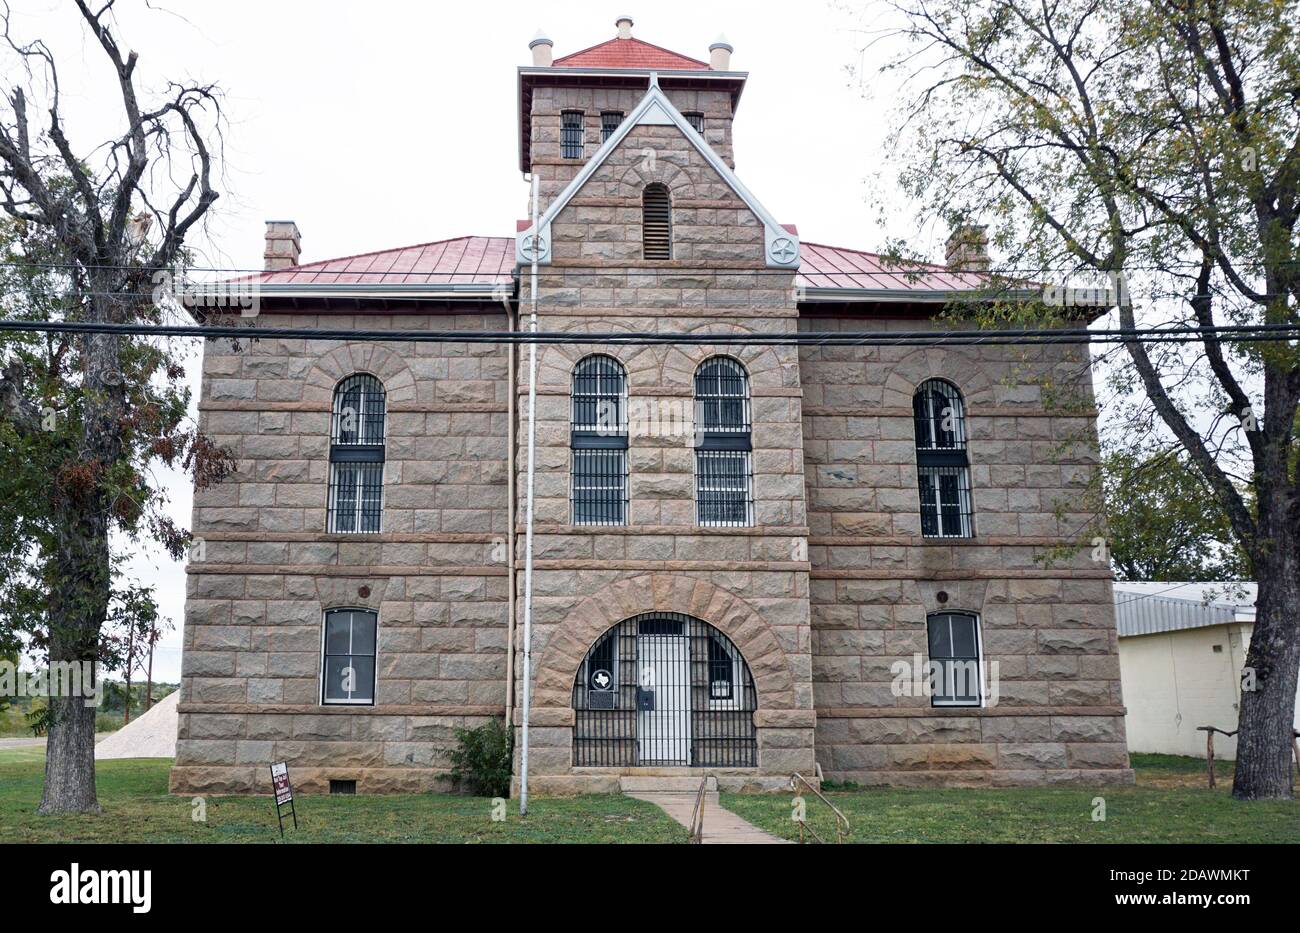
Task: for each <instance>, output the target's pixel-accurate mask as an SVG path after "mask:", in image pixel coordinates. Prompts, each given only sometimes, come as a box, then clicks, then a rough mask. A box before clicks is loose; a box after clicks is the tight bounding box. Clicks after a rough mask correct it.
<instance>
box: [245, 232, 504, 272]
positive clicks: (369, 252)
mask: <svg viewBox="0 0 1300 933" xmlns="http://www.w3.org/2000/svg"><path fill="white" fill-rule="evenodd" d="M514 239H515V238H514V237H512V236H479V235H478V234H473V233H467V234H464V235H462V236H453V237H447V238H446V239H445V240H429V241H428V242H426V243H410V244H408V245H406V246H390V247H388V248H387V249H371V250H366V251H365V252H364V253H352V254H350V255H348V256H331V257H330V258H329V259H313V260H312V261H311V262H306V263H302V264H301V265H297V266H289V267H288V268H285V269H264V270H263V272H264V273H265V272H302V271H303V270H305V269H308V268H310V267H311V266H319V265H322V264H324V263H330V262H343V261H345V260H348V259H361V258H362V257H364V256H378V255H380V254H381V253H396V252H399V251H401V250H408V249H423V248H425V247H426V246H437V245H438V244H439V243H455V242H456V241H457V240H508V241H510V242H511V243H513V242H514ZM326 271H328V270H326ZM334 271H336V272H337V271H339V270H334Z"/></svg>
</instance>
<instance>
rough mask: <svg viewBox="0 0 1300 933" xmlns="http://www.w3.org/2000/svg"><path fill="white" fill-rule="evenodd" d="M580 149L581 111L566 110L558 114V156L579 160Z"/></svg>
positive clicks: (580, 155)
mask: <svg viewBox="0 0 1300 933" xmlns="http://www.w3.org/2000/svg"><path fill="white" fill-rule="evenodd" d="M582 149H583V145H582V111H581V110H566V111H564V112H563V113H562V114H560V155H561V156H562V157H564V158H566V159H581V158H582Z"/></svg>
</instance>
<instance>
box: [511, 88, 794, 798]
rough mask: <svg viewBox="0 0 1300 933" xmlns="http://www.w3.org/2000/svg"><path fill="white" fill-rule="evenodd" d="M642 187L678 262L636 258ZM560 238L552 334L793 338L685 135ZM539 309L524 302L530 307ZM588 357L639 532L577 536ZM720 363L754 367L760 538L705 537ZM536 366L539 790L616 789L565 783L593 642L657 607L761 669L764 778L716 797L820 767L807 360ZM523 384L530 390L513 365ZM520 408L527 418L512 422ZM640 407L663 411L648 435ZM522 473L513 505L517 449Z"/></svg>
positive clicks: (786, 276) (534, 769) (567, 215)
mask: <svg viewBox="0 0 1300 933" xmlns="http://www.w3.org/2000/svg"><path fill="white" fill-rule="evenodd" d="M629 109H630V108H629ZM647 151H649V152H651V153H653V158H651V157H649V156H647ZM651 182H661V183H663V184H665V185H667V186H668V188H669V190H670V192H671V194H672V203H673V233H674V236H673V250H674V252H673V259H672V260H665V261H650V262H647V261H645V260H642V259H641V226H640V220H641V192H642V190H643V189H644V187H645V185H647V184H649V183H651ZM551 232H552V254H553V256H554V262H553V263H552V264H551V265H550V266H546V267H543V268H542V270H541V277H540V280H539V290H538V299H539V320H540V324H539V326H540V328H541V329H542V330H548V331H553V330H561V331H570V332H573V333H575V334H583V333H598V332H601V331H611V330H631V331H643V332H661V333H690V332H692V331H697V330H705V331H711V332H715V333H716V332H719V331H722V332H728V333H740V334H744V333H774V332H775V333H783V332H790V331H792V330H793V329H794V328H795V327H796V322H797V311H796V309H795V306H794V293H793V282H792V276H791V275H790V273H788V272H773V271H772V270H768V269H766V268H765V267H764V259H763V243H762V227H761V225H760V224H759V222H758V220H757V218H756V217H755V216H754V215H753V213H752V212H751V211H750V210H749V209H748V207H746V206H745V204H744V203H743V202H742V201H740V200H739V199H738V198H737V197H736V196H735V194H734V193H733V192H732V191H731V190H730V188H729V187H728V186H726V184H725V183H724V182H723V180H722V179H721V178H720V177H719V176H718V175H717V173H716V172H714V170H713V169H712V168H711V167H709V165H708V163H707V162H706V161H705V160H704V158H703V157H702V156H701V155H700V154H699V153H698V152H697V151H696V150H695V149H694V148H692V147H691V145H690V144H689V143H688V142H687V140H686V139H685V137H684V136H683V135H682V134H681V132H680V131H679V130H678V129H677V128H676V127H667V126H641V127H636V128H635V129H633V130H632V131H631V132H630V133H629V134H628V137H627V138H626V139H625V140H624V141H623V143H622V144H621V145H620V146H619V148H618V149H617V150H616V151H615V152H614V153H613V154H612V155H611V156H610V158H609V159H608V161H606V162H605V163H604V164H602V165H601V166H600V167H599V168H598V169H597V170H596V172H595V173H594V174H593V176H592V177H591V179H590V180H589V181H588V182H587V184H586V185H585V186H584V187H583V189H582V190H581V191H580V192H578V194H577V196H576V197H575V198H574V199H573V200H572V201H571V202H570V203H569V204H568V205H567V206H566V207H565V208H564V210H562V211H561V212H560V214H559V215H558V216H557V217H556V219H555V221H554V222H553V223H552V227H551ZM526 284H527V283H526V282H525V286H526ZM528 299H529V295H528V291H527V288H526V287H525V289H524V295H523V308H524V310H525V312H526V311H527V307H528ZM590 353H605V354H609V355H611V356H614V357H616V358H617V359H619V360H620V361H621V362H622V364H623V365H624V367H625V369H626V370H627V374H628V387H629V397H630V404H631V412H632V419H633V423H632V424H631V425H630V430H629V449H628V474H629V477H628V484H629V496H630V500H631V505H630V515H629V519H630V524H629V526H628V527H621V528H605V527H590V526H586V527H573V526H572V525H570V516H569V459H570V452H569V415H570V412H569V394H570V385H571V378H572V371H573V366H574V364H575V363H576V362H577V361H578V360H579V359H581V358H582V357H583V356H586V355H587V354H590ZM719 353H721V354H726V355H731V356H734V357H735V358H736V359H738V360H740V361H741V362H742V363H743V364H744V365H745V366H746V368H747V369H748V371H749V378H750V387H751V395H752V397H753V402H752V411H753V425H754V427H753V446H754V453H753V463H754V482H753V491H754V500H755V525H754V526H753V527H750V528H701V527H698V526H697V525H696V524H695V502H694V447H693V431H692V429H691V424H690V423H691V422H692V421H693V418H694V406H693V397H694V374H695V370H696V368H697V367H698V366H699V364H700V363H701V362H703V361H704V360H705V359H707V358H709V357H710V356H713V355H716V354H719ZM538 360H539V364H538V426H537V463H538V476H537V486H536V490H537V491H536V496H537V498H536V503H535V508H536V522H537V525H536V544H535V555H536V578H535V582H534V611H533V626H534V628H533V639H534V657H535V659H538V662H537V664H536V667H535V669H536V671H537V673H536V679H535V685H536V687H537V704H536V706H535V708H534V711H533V718H532V720H531V721H532V724H533V728H532V730H531V750H530V774H531V780H532V782H533V784H532V786H533V787H534V788H537V789H539V790H543V791H545V790H573V789H581V788H589V789H597V788H605V789H608V788H611V787H616V786H617V780H618V778H617V774H609V773H604V774H602V773H598V772H594V771H586V769H584V773H572V770H573V769H572V760H573V759H572V748H571V745H572V724H573V711H572V708H571V691H572V688H573V678H574V676H575V674H576V672H577V667H578V664H579V663H581V660H582V657H583V656H584V655H585V653H586V651H587V650H588V649H589V648H590V647H591V645H592V643H593V642H594V641H595V640H596V638H597V637H598V636H599V635H600V634H601V633H602V632H604V631H605V630H607V629H608V628H610V627H611V626H613V625H614V624H616V623H617V622H619V621H620V620H622V619H626V618H630V617H632V616H634V615H637V614H638V613H640V612H646V611H652V610H657V611H670V612H682V613H685V614H687V615H692V616H695V617H696V618H699V619H701V620H702V621H704V622H707V623H709V624H711V625H714V626H715V627H717V628H719V629H721V630H722V631H723V632H724V633H726V634H728V635H730V636H731V637H732V638H733V640H735V641H736V643H737V645H738V647H740V649H741V652H742V654H744V655H745V659H746V661H747V662H748V663H749V665H750V667H751V670H752V671H753V672H754V675H755V678H756V681H757V685H758V693H759V697H758V705H759V712H758V714H757V716H756V723H757V724H758V743H759V756H758V769H757V773H754V772H745V773H741V772H736V773H732V774H730V775H727V774H724V775H723V781H724V783H730V784H731V785H732V786H775V785H776V784H778V783H779V782H780V781H781V780H784V779H787V778H788V777H789V774H790V772H791V771H794V770H801V771H807V770H809V769H810V768H811V766H812V763H813V762H812V737H813V732H812V729H813V725H814V714H813V711H812V691H811V680H810V674H811V656H810V653H809V650H810V641H809V628H808V576H807V569H808V563H807V553H806V547H807V544H806V533H807V527H806V517H805V511H804V495H803V492H804V490H803V452H802V447H801V443H800V433H801V426H800V417H801V415H800V410H799V404H800V395H801V389H800V383H799V365H798V356H797V353H796V351H795V350H794V349H793V348H788V347H787V348H776V347H756V346H751V345H744V346H713V347H708V346H706V347H695V346H682V347H665V346H645V347H624V346H609V345H605V344H602V343H600V342H598V341H592V342H591V343H583V344H578V345H575V346H545V347H541V348H539V350H538ZM518 389H519V391H520V392H521V395H522V393H525V392H526V390H527V382H526V372H524V371H523V370H522V368H521V373H520V380H519V384H518ZM639 405H640V406H642V407H639ZM526 408H527V406H526V404H521V406H520V416H521V418H524V417H526ZM638 411H641V412H645V411H651V412H656V413H657V412H667V413H668V414H667V415H666V416H664V417H658V416H654V417H652V419H651V420H650V422H649V423H648V424H645V425H642V426H640V427H638V425H637V424H636V418H637V414H638ZM683 418H684V422H685V423H683ZM523 436H524V434H523V431H521V432H520V437H521V440H522V438H523ZM519 468H520V478H521V484H520V490H521V494H522V488H523V485H522V479H523V470H524V468H525V463H524V458H523V453H522V451H521V454H520V458H519ZM520 514H521V515H522V504H521V508H520ZM558 646H562V647H558ZM516 669H517V670H520V671H521V670H522V665H517V668H516ZM775 683H780V684H781V686H780V687H779V688H777V687H774V686H773V684H775Z"/></svg>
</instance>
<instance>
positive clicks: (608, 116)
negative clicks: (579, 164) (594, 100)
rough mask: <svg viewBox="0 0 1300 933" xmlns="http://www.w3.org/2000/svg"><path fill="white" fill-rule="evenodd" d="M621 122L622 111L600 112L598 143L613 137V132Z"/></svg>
mask: <svg viewBox="0 0 1300 933" xmlns="http://www.w3.org/2000/svg"><path fill="white" fill-rule="evenodd" d="M622 122H623V111H621V110H602V111H601V112H600V141H601V142H602V143H603V142H604V141H605V140H607V139H609V138H610V137H611V136H613V135H614V131H615V130H616V129H618V128H619V126H620V125H621V124H622Z"/></svg>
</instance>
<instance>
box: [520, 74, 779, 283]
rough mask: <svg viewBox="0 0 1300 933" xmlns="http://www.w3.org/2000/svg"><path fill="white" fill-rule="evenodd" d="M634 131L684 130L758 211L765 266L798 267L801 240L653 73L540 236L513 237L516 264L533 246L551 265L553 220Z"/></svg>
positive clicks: (528, 258)
mask: <svg viewBox="0 0 1300 933" xmlns="http://www.w3.org/2000/svg"><path fill="white" fill-rule="evenodd" d="M636 126H676V127H677V128H678V129H680V130H681V131H682V135H684V136H685V137H686V138H687V139H688V140H690V143H691V145H692V146H694V147H695V148H696V150H697V151H698V152H699V153H700V155H702V156H703V157H704V160H705V161H706V162H708V163H709V167H710V168H712V169H713V170H714V171H715V172H717V173H718V175H719V176H720V177H721V178H722V180H723V181H725V182H726V183H727V185H728V186H729V187H730V188H731V190H732V191H734V192H735V193H736V195H737V197H739V198H740V199H741V200H742V201H744V202H745V205H746V206H747V207H748V208H749V209H750V210H751V211H753V212H754V216H756V217H757V218H758V219H759V220H760V221H762V223H763V242H764V255H765V256H766V259H767V265H768V266H769V267H771V268H774V269H790V270H791V271H793V270H795V269H798V268H799V237H798V236H797V235H795V234H793V233H791V232H790V231H789V230H786V229H785V228H784V227H782V226H781V225H780V224H779V223H777V222H776V220H775V218H773V217H772V215H771V214H770V213H768V211H767V208H765V207H764V206H763V205H762V204H761V203H759V201H758V199H757V198H756V197H754V195H753V194H751V193H750V191H749V189H748V188H746V187H745V186H744V185H743V184H741V181H740V179H739V178H737V177H736V173H735V172H733V171H732V170H731V168H730V167H729V166H728V165H727V163H726V162H724V161H722V158H721V157H720V156H719V155H718V154H717V153H716V152H714V151H713V148H712V147H711V146H709V144H708V143H706V142H705V141H704V138H703V137H702V136H701V135H700V134H699V133H697V132H696V131H695V128H694V127H692V126H691V125H690V124H689V123H687V122H686V118H685V117H683V116H682V115H681V113H680V111H678V110H677V108H676V107H674V106H673V104H672V101H670V100H669V99H668V97H667V95H665V94H664V92H663V91H662V90H661V89H660V87H659V80H658V77H657V76H656V75H655V74H654V72H651V74H650V88H649V90H647V91H646V93H645V96H644V97H642V98H641V100H640V102H638V103H637V105H636V107H634V108H633V109H632V112H631V113H629V114H628V115H627V116H626V117H625V118H624V119H623V122H622V123H620V124H619V126H618V129H616V130H615V131H614V132H613V133H611V134H610V135H609V139H607V140H605V141H604V142H603V143H602V144H601V146H600V148H599V149H597V150H596V152H595V154H594V155H593V156H592V157H591V158H590V159H588V160H587V164H586V165H584V166H583V167H582V170H581V171H579V172H578V174H577V175H575V176H574V178H573V180H572V181H571V182H569V184H568V185H566V186H565V188H564V190H563V191H561V192H560V194H559V196H558V197H557V198H556V199H555V200H554V201H552V202H551V204H550V206H549V207H547V208H546V211H545V212H544V213H543V214H542V216H541V217H539V218H538V220H537V227H538V230H539V231H540V236H535V231H534V230H533V228H532V227H531V226H530V227H529V228H528V229H527V230H522V231H520V232H519V234H518V235H517V236H516V237H515V262H516V264H518V265H521V266H523V265H527V264H529V263H531V262H532V261H533V244H534V243H535V244H537V248H538V251H539V254H538V257H537V262H538V264H539V265H548V264H549V263H550V261H551V221H553V220H554V219H555V218H556V217H557V216H558V215H559V213H560V211H562V210H564V208H565V206H566V205H567V204H568V203H569V201H570V200H572V198H573V197H574V195H576V194H577V193H578V192H579V191H581V190H582V187H583V185H585V184H586V183H587V182H588V180H590V178H591V176H592V175H593V174H595V172H596V170H597V169H598V168H600V166H601V165H602V164H603V163H604V161H605V160H606V159H608V158H609V155H610V153H612V152H613V151H614V149H615V148H617V146H618V144H619V143H621V142H622V141H623V139H624V138H626V137H627V134H628V133H630V132H631V131H632V128H633V127H636Z"/></svg>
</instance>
